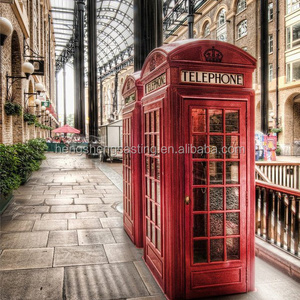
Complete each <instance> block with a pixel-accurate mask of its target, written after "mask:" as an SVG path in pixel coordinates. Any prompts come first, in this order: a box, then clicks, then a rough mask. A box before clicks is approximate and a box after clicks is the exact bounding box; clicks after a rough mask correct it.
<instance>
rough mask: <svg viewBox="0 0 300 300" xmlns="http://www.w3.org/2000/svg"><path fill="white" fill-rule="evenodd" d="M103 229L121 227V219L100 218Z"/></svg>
mask: <svg viewBox="0 0 300 300" xmlns="http://www.w3.org/2000/svg"><path fill="white" fill-rule="evenodd" d="M100 221H101V224H102V226H103V228H113V227H123V218H100Z"/></svg>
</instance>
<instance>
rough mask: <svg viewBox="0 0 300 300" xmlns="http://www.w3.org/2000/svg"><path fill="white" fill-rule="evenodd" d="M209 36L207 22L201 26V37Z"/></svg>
mask: <svg viewBox="0 0 300 300" xmlns="http://www.w3.org/2000/svg"><path fill="white" fill-rule="evenodd" d="M209 35H210V24H209V22H208V21H207V22H205V23H204V26H203V36H204V37H207V36H209Z"/></svg>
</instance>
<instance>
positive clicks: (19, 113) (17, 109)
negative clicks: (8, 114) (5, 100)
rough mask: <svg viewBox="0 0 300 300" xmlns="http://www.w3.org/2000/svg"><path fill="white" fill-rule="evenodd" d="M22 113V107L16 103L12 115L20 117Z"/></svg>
mask: <svg viewBox="0 0 300 300" xmlns="http://www.w3.org/2000/svg"><path fill="white" fill-rule="evenodd" d="M22 111H23V108H22V106H21V105H20V104H18V103H16V104H15V113H14V115H16V116H21V115H22Z"/></svg>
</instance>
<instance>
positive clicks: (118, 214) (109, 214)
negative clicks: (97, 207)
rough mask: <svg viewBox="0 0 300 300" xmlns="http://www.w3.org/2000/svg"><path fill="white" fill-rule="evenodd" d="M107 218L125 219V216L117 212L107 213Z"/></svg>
mask: <svg viewBox="0 0 300 300" xmlns="http://www.w3.org/2000/svg"><path fill="white" fill-rule="evenodd" d="M105 216H106V217H108V218H123V215H122V214H121V213H119V212H117V211H108V212H105ZM100 218H101V217H100Z"/></svg>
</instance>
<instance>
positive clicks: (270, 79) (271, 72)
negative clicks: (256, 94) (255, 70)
mask: <svg viewBox="0 0 300 300" xmlns="http://www.w3.org/2000/svg"><path fill="white" fill-rule="evenodd" d="M272 80H273V64H269V81H270V82H271V81H272Z"/></svg>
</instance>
